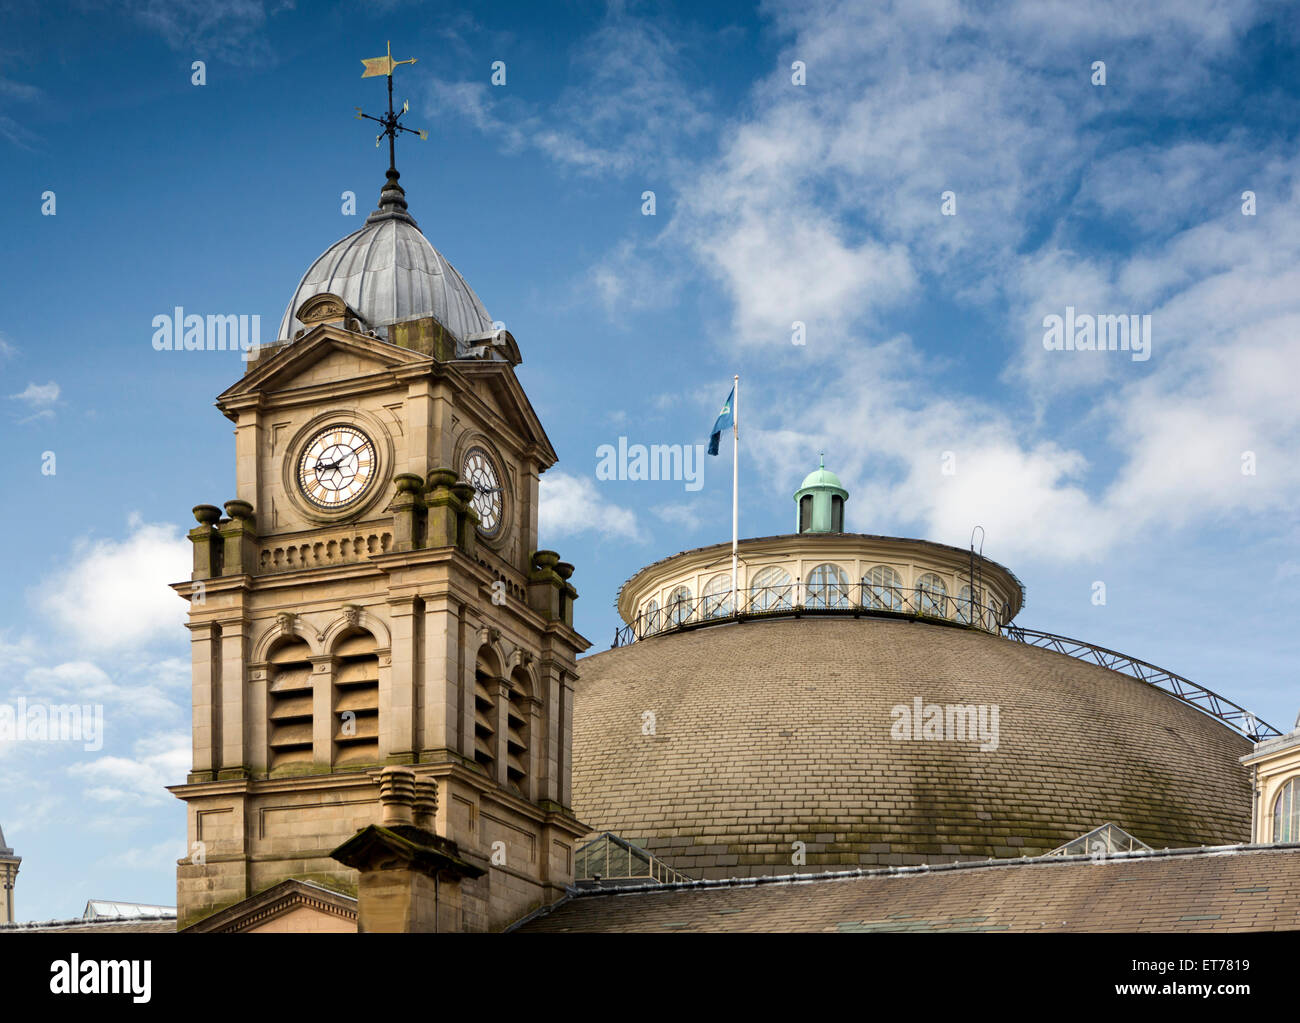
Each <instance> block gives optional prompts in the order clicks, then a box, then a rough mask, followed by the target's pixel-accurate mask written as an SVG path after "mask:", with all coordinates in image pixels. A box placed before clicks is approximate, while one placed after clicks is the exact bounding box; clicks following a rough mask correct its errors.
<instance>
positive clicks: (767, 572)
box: [749, 565, 790, 611]
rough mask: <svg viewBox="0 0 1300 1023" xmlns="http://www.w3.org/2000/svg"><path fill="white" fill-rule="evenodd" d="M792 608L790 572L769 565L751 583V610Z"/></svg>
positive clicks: (783, 609)
mask: <svg viewBox="0 0 1300 1023" xmlns="http://www.w3.org/2000/svg"><path fill="white" fill-rule="evenodd" d="M789 608H790V573H789V572H787V571H786V570H785V569H784V568H782V567H781V566H780V565H768V566H767V568H765V569H762V570H761V571H760V572H758V574H757V575H755V576H754V581H753V582H752V583H750V584H749V610H750V611H785V610H788V609H789Z"/></svg>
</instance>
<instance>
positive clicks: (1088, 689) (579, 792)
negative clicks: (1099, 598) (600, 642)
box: [573, 618, 1251, 877]
mask: <svg viewBox="0 0 1300 1023" xmlns="http://www.w3.org/2000/svg"><path fill="white" fill-rule="evenodd" d="M578 673H579V675H580V679H579V681H578V682H577V684H576V686H575V699H574V714H573V720H574V736H573V809H574V812H575V813H576V814H577V815H578V818H579V819H580V820H581V821H583V822H584V823H585V824H586V825H588V826H589V827H590V828H591V829H592V830H593V831H605V830H608V831H613V832H615V833H616V834H618V835H621V836H622V837H624V838H626V839H628V840H629V841H632V842H634V843H636V844H638V845H640V846H642V847H643V848H645V849H647V850H649V851H650V852H651V853H653V854H655V855H657V856H660V857H661V858H663V859H664V860H665V861H666V862H667V863H668V864H669V865H670V866H672V867H674V868H676V869H678V870H681V871H684V872H686V873H688V874H690V875H691V876H694V877H727V876H742V875H743V876H752V875H759V874H776V873H789V872H791V871H792V870H800V869H807V870H816V869H826V868H828V867H831V866H843V867H858V866H883V865H889V864H908V863H922V862H944V861H951V860H956V859H975V858H981V859H982V858H986V857H1012V856H1021V855H1037V854H1041V853H1046V852H1048V851H1050V850H1052V849H1054V848H1056V847H1057V846H1059V845H1061V844H1063V843H1065V842H1067V841H1069V840H1070V839H1073V838H1076V837H1078V836H1080V835H1082V834H1084V833H1085V832H1087V831H1089V830H1091V829H1092V828H1095V827H1097V826H1098V825H1101V824H1104V823H1107V822H1114V823H1116V824H1118V825H1119V826H1120V827H1122V828H1123V829H1124V830H1126V831H1128V832H1129V833H1130V834H1132V835H1134V836H1136V837H1137V838H1139V839H1141V840H1142V841H1144V842H1146V843H1147V844H1148V845H1151V846H1153V847H1155V848H1162V847H1165V846H1169V847H1177V846H1190V845H1201V844H1221V843H1228V842H1243V841H1248V840H1249V836H1250V785H1249V782H1248V778H1247V775H1246V773H1245V771H1244V770H1243V768H1242V767H1241V765H1240V764H1239V763H1238V760H1237V758H1238V757H1240V756H1242V755H1244V754H1245V753H1247V752H1249V750H1250V748H1251V745H1250V743H1249V742H1248V741H1247V740H1246V739H1245V738H1244V737H1243V736H1241V735H1239V734H1237V733H1235V732H1234V731H1233V730H1232V729H1230V728H1228V727H1227V726H1225V725H1224V724H1222V723H1221V722H1219V721H1216V720H1214V719H1213V718H1210V717H1208V716H1206V715H1205V714H1202V713H1201V712H1200V711H1198V710H1196V709H1194V708H1192V707H1190V706H1188V705H1187V704H1185V703H1183V702H1181V701H1179V700H1178V699H1176V698H1175V697H1172V696H1170V695H1168V694H1166V693H1164V692H1162V691H1160V690H1159V689H1157V688H1155V687H1154V686H1150V685H1147V684H1145V683H1143V682H1139V681H1137V680H1136V679H1133V678H1131V677H1129V676H1126V675H1122V674H1120V673H1118V672H1113V671H1109V670H1106V669H1104V668H1101V667H1098V666H1096V665H1093V664H1088V663H1085V662H1083V661H1080V660H1077V659H1075V658H1072V657H1068V656H1066V655H1064V654H1059V653H1055V652H1052V651H1049V650H1044V649H1040V648H1038V647H1033V646H1027V645H1023V644H1020V643H1015V642H1013V641H1011V640H1006V639H1002V638H999V637H997V636H992V635H988V634H985V633H981V632H979V631H977V630H969V629H955V628H947V627H944V626H941V625H930V624H922V623H913V622H899V621H889V620H885V619H872V618H863V619H861V620H855V619H851V618H843V619H840V618H836V619H827V618H821V619H819V618H807V619H798V620H782V621H758V622H748V623H745V624H739V625H735V624H732V625H722V626H716V627H712V628H703V629H698V630H694V631H687V632H680V633H672V634H667V635H662V636H656V637H653V638H651V639H644V640H640V641H638V642H636V643H633V644H632V645H630V646H627V647H621V648H618V649H615V650H610V651H607V652H605V653H601V654H597V655H595V656H593V657H587V658H584V659H582V660H580V661H579V662H578ZM917 698H920V699H921V700H922V701H923V704H925V705H931V704H937V705H941V706H942V705H963V706H969V705H976V706H980V705H983V706H985V707H991V706H993V705H996V706H997V707H998V708H999V735H998V744H997V748H996V749H993V750H990V751H987V752H982V751H981V750H980V743H979V742H978V741H951V740H946V739H945V740H924V739H923V740H920V741H907V740H899V739H897V738H895V737H894V735H893V734H892V728H893V725H894V723H895V720H896V718H895V716H894V713H893V709H894V708H896V707H898V706H900V705H901V706H904V707H909V708H910V707H913V706H914V701H915V700H916V699H917ZM646 711H650V712H652V714H653V734H649V735H648V734H644V728H645V722H646V721H647V720H649V719H648V718H647V717H646V716H645V712H646ZM794 842H804V843H806V852H807V860H806V864H805V865H802V866H800V865H798V864H795V863H793V861H792V859H791V857H792V853H793V852H794V851H795V850H794V847H793V846H792V843H794Z"/></svg>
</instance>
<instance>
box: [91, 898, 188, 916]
mask: <svg viewBox="0 0 1300 1023" xmlns="http://www.w3.org/2000/svg"><path fill="white" fill-rule="evenodd" d="M81 918H82V919H83V920H165V919H169V918H170V919H172V920H175V919H176V907H175V906H147V905H144V904H143V903H139V902H105V901H104V900H103V899H91V900H90V901H89V902H87V903H86V910H85V912H84V913H82V914H81Z"/></svg>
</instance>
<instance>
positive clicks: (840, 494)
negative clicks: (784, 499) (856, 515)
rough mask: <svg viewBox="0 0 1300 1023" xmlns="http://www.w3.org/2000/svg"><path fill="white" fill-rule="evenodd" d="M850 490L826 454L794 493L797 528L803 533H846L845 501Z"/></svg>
mask: <svg viewBox="0 0 1300 1023" xmlns="http://www.w3.org/2000/svg"><path fill="white" fill-rule="evenodd" d="M848 499H849V492H848V491H847V490H845V489H844V488H843V487H842V486H840V478H839V477H838V476H836V475H835V473H833V472H830V471H829V470H828V469H827V468H826V458H825V456H822V459H821V464H820V465H819V466H818V467H817V469H816V470H815V471H813V472H810V473H809V474H808V476H807V477H806V478H805V479H804V481H803V486H801V487H800V488H799V489H798V490H797V491H795V495H794V508H795V529H796V530H798V531H799V532H800V533H843V532H844V502H845V501H847V500H848Z"/></svg>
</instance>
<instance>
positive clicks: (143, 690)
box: [23, 658, 181, 719]
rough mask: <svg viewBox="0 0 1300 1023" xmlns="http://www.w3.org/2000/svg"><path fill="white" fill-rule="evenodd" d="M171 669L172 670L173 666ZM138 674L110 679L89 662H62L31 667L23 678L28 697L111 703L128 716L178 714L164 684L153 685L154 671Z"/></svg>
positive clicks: (169, 663) (83, 702)
mask: <svg viewBox="0 0 1300 1023" xmlns="http://www.w3.org/2000/svg"><path fill="white" fill-rule="evenodd" d="M164 663H165V664H167V665H174V664H175V663H177V662H176V661H175V659H174V658H173V659H172V660H170V661H168V662H164ZM171 670H172V672H173V673H174V671H175V669H174V667H172V668H171ZM141 674H142V677H141V678H139V679H138V680H132V679H130V678H128V677H125V673H122V676H120V677H118V678H113V677H111V676H110V675H109V674H108V673H107V672H106V671H104V669H103V668H101V667H99V665H97V664H95V663H93V662H91V661H64V662H63V663H61V664H56V665H52V666H50V667H34V668H32V669H30V670H29V671H28V672H27V673H26V674H25V676H24V678H23V681H24V684H25V685H24V688H25V689H26V692H27V694H28V695H29V697H37V698H41V699H49V700H51V701H53V702H59V701H61V700H70V701H74V702H76V703H78V704H111V705H113V707H114V708H115V709H116V711H117V712H118V713H120V714H122V715H123V716H129V717H130V718H131V719H134V718H136V717H166V716H169V715H174V714H178V713H180V711H181V707H180V706H178V705H177V704H176V703H174V702H173V701H172V699H171V698H170V697H169V696H168V695H167V693H166V692H165V691H164V687H161V686H159V685H157V684H156V681H155V680H156V678H157V675H156V674H155V672H154V671H153V670H150V669H146V670H145V671H144V672H142V673H141ZM110 713H112V712H110Z"/></svg>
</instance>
